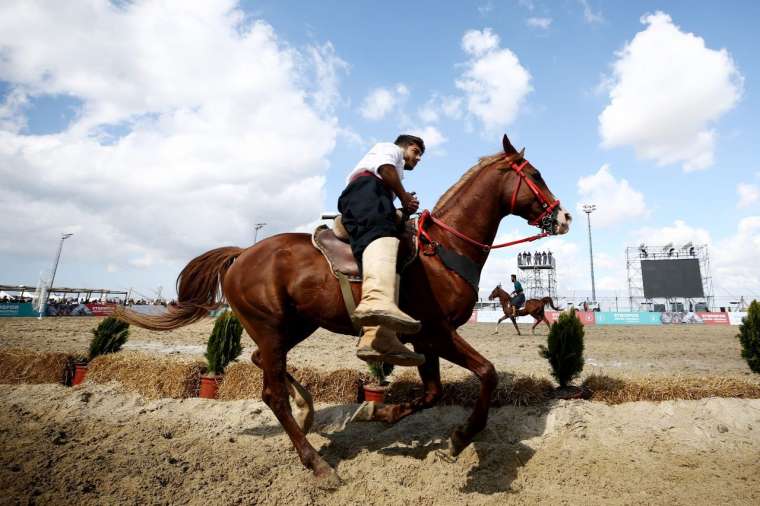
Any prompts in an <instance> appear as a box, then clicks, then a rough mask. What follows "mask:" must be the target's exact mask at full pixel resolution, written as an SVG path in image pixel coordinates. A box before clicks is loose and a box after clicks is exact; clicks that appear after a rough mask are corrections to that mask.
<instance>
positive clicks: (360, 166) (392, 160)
mask: <svg viewBox="0 0 760 506" xmlns="http://www.w3.org/2000/svg"><path fill="white" fill-rule="evenodd" d="M383 165H393V166H394V167H395V168H396V173H398V178H399V180H401V179H404V152H403V150H402V149H401V148H400V147H399V146H396V145H395V144H393V143H392V142H380V143H378V144H375V145H374V146H372V149H370V150H369V153H367V154H366V155H364V158H362V159H361V160H359V163H357V164H356V167H354V169H353V170H352V171H351V172H350V173H349V174H348V177H347V178H346V184H348V183H349V182H350V181H351V178H352V177H353V176H354V175H356V174H358V173H359V172H362V171H365V170H368V171H370V172H372V173H373V174H375V175H376V176H377V177H379V178H381V179H382V176H381V175H380V174H379V173H378V172H377V169H379V168H380V167H382V166H383Z"/></svg>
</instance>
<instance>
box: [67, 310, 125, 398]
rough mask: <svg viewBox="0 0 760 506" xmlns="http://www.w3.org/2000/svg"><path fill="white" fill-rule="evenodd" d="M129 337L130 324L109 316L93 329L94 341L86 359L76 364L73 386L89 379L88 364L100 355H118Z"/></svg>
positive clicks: (91, 342)
mask: <svg viewBox="0 0 760 506" xmlns="http://www.w3.org/2000/svg"><path fill="white" fill-rule="evenodd" d="M128 337H129V323H127V322H123V321H121V320H118V319H116V318H114V317H113V316H109V317H108V318H105V319H103V321H102V322H100V323H99V324H98V326H97V327H95V328H94V329H92V340H91V341H90V349H89V352H88V354H87V358H86V359H80V360H77V361H76V362H75V363H74V378H73V379H72V380H71V384H72V385H78V384H80V383H82V382H83V381H84V380H85V378H86V377H87V364H88V363H89V361H91V360H92V359H94V358H95V357H97V356H99V355H105V354H107V353H116V352H117V351H119V350H120V349H121V347H122V346H124V343H126V342H127V338H128Z"/></svg>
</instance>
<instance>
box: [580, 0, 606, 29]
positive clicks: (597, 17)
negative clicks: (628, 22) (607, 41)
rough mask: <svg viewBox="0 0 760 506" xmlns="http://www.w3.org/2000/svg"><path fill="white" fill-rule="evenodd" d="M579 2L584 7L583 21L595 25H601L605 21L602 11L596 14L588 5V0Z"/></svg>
mask: <svg viewBox="0 0 760 506" xmlns="http://www.w3.org/2000/svg"><path fill="white" fill-rule="evenodd" d="M578 2H579V3H580V4H581V6H583V19H584V20H585V21H586V23H589V24H593V23H601V22H603V21H604V16H602V11H597V12H594V11H593V10H592V9H591V6H590V5H589V3H588V0H578Z"/></svg>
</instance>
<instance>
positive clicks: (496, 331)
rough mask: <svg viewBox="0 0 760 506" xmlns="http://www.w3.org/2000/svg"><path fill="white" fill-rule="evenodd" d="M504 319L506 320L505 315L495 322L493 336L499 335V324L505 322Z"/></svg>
mask: <svg viewBox="0 0 760 506" xmlns="http://www.w3.org/2000/svg"><path fill="white" fill-rule="evenodd" d="M506 319H507V315H504V316H502V317H501V318H499V320H498V321H497V322H496V329H495V330H494V331H493V333H494V334H498V333H499V324H500V323H501V322H503V321H504V320H506Z"/></svg>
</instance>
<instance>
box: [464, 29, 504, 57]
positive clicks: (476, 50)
mask: <svg viewBox="0 0 760 506" xmlns="http://www.w3.org/2000/svg"><path fill="white" fill-rule="evenodd" d="M497 47H499V36H498V35H496V34H495V33H493V32H492V31H491V29H490V28H486V29H485V30H483V31H480V30H469V31H467V32H466V33H465V34H464V37H462V49H464V52H465V53H467V54H471V55H473V56H481V55H483V54H485V53H487V52H489V51H493V50H494V49H496V48H497Z"/></svg>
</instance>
